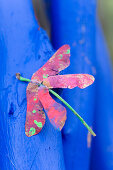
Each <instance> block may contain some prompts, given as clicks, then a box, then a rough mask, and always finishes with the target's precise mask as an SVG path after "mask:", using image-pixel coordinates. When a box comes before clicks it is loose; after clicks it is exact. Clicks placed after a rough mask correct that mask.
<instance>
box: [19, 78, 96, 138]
mask: <svg viewBox="0 0 113 170" xmlns="http://www.w3.org/2000/svg"><path fill="white" fill-rule="evenodd" d="M19 80H21V81H27V82H31V80H30V79H26V78H23V77H21V76H20V77H19ZM49 92H51V93H52V94H53V95H54V96H56V97H57V98H58V99H59V100H61V101H62V102H63V103H64V104H65V105H66V106H67V107H68V108H69V109H70V110H71V111H72V112H73V113H74V114H75V115H76V116H77V117H78V119H79V120H80V121H81V122H82V123H83V124H84V126H85V127H86V128H87V129H88V131H89V132H90V133H91V134H92V135H93V136H96V134H95V133H94V132H93V130H92V129H91V128H90V127H89V126H88V124H87V123H86V122H85V121H84V119H83V118H82V117H81V116H80V115H79V114H78V113H77V112H76V111H75V110H74V109H73V108H72V107H71V106H70V105H69V104H68V103H67V102H66V101H65V100H64V99H63V98H62V97H61V96H59V95H58V94H57V93H56V92H54V91H53V90H51V89H49Z"/></svg>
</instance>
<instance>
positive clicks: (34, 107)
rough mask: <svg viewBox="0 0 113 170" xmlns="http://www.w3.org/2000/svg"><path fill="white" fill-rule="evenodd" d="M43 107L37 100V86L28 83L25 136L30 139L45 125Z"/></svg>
mask: <svg viewBox="0 0 113 170" xmlns="http://www.w3.org/2000/svg"><path fill="white" fill-rule="evenodd" d="M45 119H46V117H45V114H44V112H43V106H42V104H41V102H40V101H39V98H38V86H37V85H35V84H33V83H29V84H28V86H27V114H26V122H25V134H26V135H27V136H28V137H30V136H33V135H36V134H38V133H39V132H40V131H41V130H42V128H43V126H44V124H45Z"/></svg>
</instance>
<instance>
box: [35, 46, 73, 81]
mask: <svg viewBox="0 0 113 170" xmlns="http://www.w3.org/2000/svg"><path fill="white" fill-rule="evenodd" d="M69 64H70V46H69V45H64V46H62V47H61V48H59V49H58V50H57V51H56V53H55V54H54V55H53V56H52V57H51V58H50V59H49V60H48V61H47V63H46V64H44V66H43V67H41V68H40V69H39V70H38V71H37V72H35V73H34V74H33V76H32V80H37V81H42V80H43V79H44V78H47V77H49V76H53V75H56V74H58V73H59V72H60V71H61V70H64V69H65V68H67V67H68V66H69Z"/></svg>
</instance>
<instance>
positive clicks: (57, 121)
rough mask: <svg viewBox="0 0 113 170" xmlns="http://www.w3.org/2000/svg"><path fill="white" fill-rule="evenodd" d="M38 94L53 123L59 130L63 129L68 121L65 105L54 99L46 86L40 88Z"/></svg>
mask: <svg viewBox="0 0 113 170" xmlns="http://www.w3.org/2000/svg"><path fill="white" fill-rule="evenodd" d="M38 96H39V100H40V101H41V103H42V105H43V107H44V110H45V111H46V113H47V115H48V117H49V120H50V122H51V124H52V125H53V126H54V127H55V128H57V129H58V130H61V129H62V128H63V126H64V124H65V121H66V109H65V107H63V106H62V105H61V104H59V103H57V102H56V101H55V100H53V99H52V97H51V96H50V94H49V90H48V89H47V88H45V87H44V88H43V87H40V88H39V91H38Z"/></svg>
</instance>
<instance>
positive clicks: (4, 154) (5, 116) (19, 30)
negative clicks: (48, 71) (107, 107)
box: [0, 0, 65, 170]
mask: <svg viewBox="0 0 113 170" xmlns="http://www.w3.org/2000/svg"><path fill="white" fill-rule="evenodd" d="M0 18H1V19H0V63H1V67H0V73H1V77H0V169H1V170H13V169H14V170H15V169H18V170H30V169H32V170H45V169H46V170H50V169H52V170H64V169H65V168H64V160H63V151H62V139H61V133H60V132H58V131H56V130H55V129H54V128H53V126H52V125H51V124H50V123H49V121H48V119H47V121H46V124H45V126H44V128H43V130H42V132H41V133H40V134H39V135H36V136H33V137H31V138H28V137H27V136H26V135H25V127H24V126H25V116H26V87H27V83H22V82H19V81H18V80H16V78H15V73H17V72H20V73H21V74H22V75H23V76H25V77H28V78H31V76H32V74H33V73H34V72H35V71H37V70H38V69H39V68H40V67H41V66H42V65H43V64H44V63H45V62H46V61H47V59H49V58H50V57H51V55H52V54H53V50H52V47H51V45H50V43H49V40H48V37H47V35H46V33H45V32H44V31H43V30H42V29H40V31H39V30H38V28H39V26H38V24H37V22H36V20H35V18H34V13H33V9H32V5H31V1H30V0H24V1H23V0H15V1H14V0H7V2H6V1H4V0H0Z"/></svg>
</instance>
